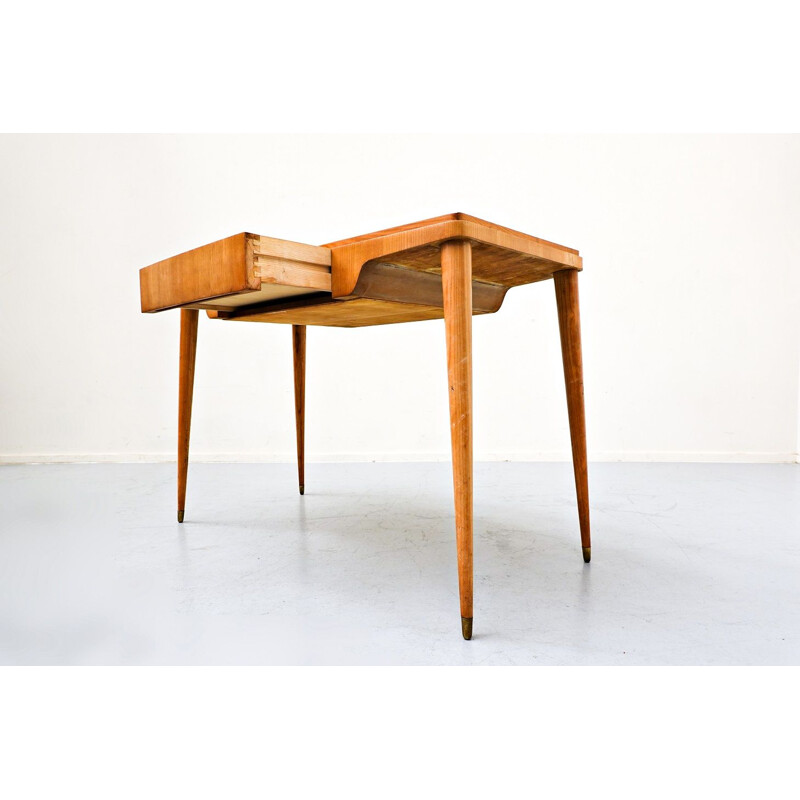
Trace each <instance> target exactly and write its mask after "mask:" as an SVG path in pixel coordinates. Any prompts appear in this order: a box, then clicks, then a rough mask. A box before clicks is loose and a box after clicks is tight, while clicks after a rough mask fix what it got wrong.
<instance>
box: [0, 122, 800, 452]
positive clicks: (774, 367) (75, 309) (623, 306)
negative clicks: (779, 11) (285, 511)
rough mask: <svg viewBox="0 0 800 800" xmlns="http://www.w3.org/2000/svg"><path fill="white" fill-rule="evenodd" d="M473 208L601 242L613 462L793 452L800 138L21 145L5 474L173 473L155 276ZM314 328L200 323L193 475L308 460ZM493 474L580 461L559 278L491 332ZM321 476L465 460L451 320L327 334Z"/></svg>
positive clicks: (316, 399) (6, 357)
mask: <svg viewBox="0 0 800 800" xmlns="http://www.w3.org/2000/svg"><path fill="white" fill-rule="evenodd" d="M452 211H464V212H467V213H470V214H474V215H476V216H479V217H483V218H485V219H489V220H492V221H494V222H498V223H500V224H503V225H507V226H509V227H512V228H517V229H519V230H522V231H525V232H528V233H531V234H534V235H536V236H540V237H543V238H545V239H551V240H553V241H556V242H559V243H562V244H565V245H568V246H571V247H576V248H578V249H579V250H580V251H581V255H582V256H583V257H584V266H585V269H584V272H583V273H582V276H581V284H580V288H581V302H582V315H583V337H584V359H585V371H586V372H585V382H586V401H587V417H588V419H587V424H588V434H589V450H590V458H593V459H625V460H643V459H648V460H649V459H655V460H659V459H665V460H675V459H681V460H682V459H687V460H753V461H762V460H763V461H791V460H795V458H796V454H797V451H798V427H799V425H800V402H799V400H798V381H799V379H800V137H791V136H686V137H674V136H641V137H639V136H477V137H473V136H461V137H453V136H405V135H403V136H299V135H285V136H241V137H231V136H4V137H0V226H2V227H1V229H0V460H2V461H6V462H9V461H12V462H13V461H28V460H133V459H171V458H174V451H175V440H176V403H177V354H178V318H179V315H178V314H177V312H165V313H163V314H159V315H147V316H145V315H142V314H141V313H140V311H139V288H138V269H139V268H140V267H142V266H145V265H147V264H150V263H152V262H153V261H157V260H159V259H161V258H165V257H167V256H169V255H173V254H175V253H179V252H181V251H183V250H187V249H189V248H192V247H196V246H198V245H201V244H205V243H207V242H209V241H212V240H214V239H218V238H221V237H224V236H228V235H230V234H233V233H238V232H240V231H244V230H248V231H252V232H255V233H262V234H267V235H269V236H275V237H279V238H285V239H294V240H297V241H302V242H309V243H313V244H320V243H323V242H327V241H332V240H335V239H339V238H344V237H346V236H350V235H355V234H359V233H365V232H368V231H371V230H377V229H379V228H383V227H388V226H392V225H396V224H402V223H405V222H410V221H413V220H417V219H423V218H425V217H429V216H435V215H438V214H443V213H448V212H452ZM290 339H291V336H290V328H289V327H288V326H280V325H257V324H250V325H245V324H240V323H225V322H218V321H212V320H209V319H207V318H206V317H205V316H204V315H201V320H200V332H199V340H198V358H197V374H196V384H195V414H194V423H193V430H192V456H193V458H197V459H201V458H210V459H247V460H250V459H268V460H291V459H293V457H294V456H293V450H294V420H293V407H292V394H291V390H292V379H291V349H290ZM474 346H475V355H474V357H475V411H476V422H475V424H476V458H478V459H488V458H508V459H521V460H525V459H529V460H533V459H560V458H566V457H568V453H569V447H568V429H567V419H566V408H565V400H564V388H563V382H562V374H561V363H560V351H559V339H558V330H557V321H556V316H555V300H554V294H553V287H552V284H551V283H549V282H548V283H543V284H534V285H531V286H526V287H520V288H517V289H512V290H511V291H510V292H509V294H508V295H507V298H506V301H505V303H504V305H503V307H502V308H501V310H500V312H499V313H497V314H496V315H492V316H487V317H479V318H476V319H475V321H474ZM307 441H308V457H309V460H311V461H313V460H322V459H324V460H336V459H345V458H346V459H364V460H369V459H386V460H399V459H421V458H425V459H431V458H445V457H448V455H449V428H448V417H447V395H446V378H445V352H444V330H443V323H442V322H441V321H432V322H422V323H415V324H413V325H396V326H386V327H377V328H366V329H355V330H346V329H323V328H311V329H309V332H308V389H307Z"/></svg>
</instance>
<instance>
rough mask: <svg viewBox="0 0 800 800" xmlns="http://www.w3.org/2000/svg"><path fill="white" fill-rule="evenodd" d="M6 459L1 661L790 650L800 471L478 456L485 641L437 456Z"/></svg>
mask: <svg viewBox="0 0 800 800" xmlns="http://www.w3.org/2000/svg"><path fill="white" fill-rule="evenodd" d="M174 472H175V467H174V465H170V464H141V465H134V464H115V465H104V464H87V465H52V466H35V465H32V466H5V467H0V508H2V514H1V515H0V663H3V664H800V625H798V618H799V615H798V609H800V581H799V580H798V577H799V576H800V537H798V534H799V533H800V467H798V466H795V465H742V464H594V465H592V467H591V470H590V488H591V492H592V514H593V561H592V564H591V565H589V566H584V564H583V561H582V559H581V551H580V547H579V544H580V542H579V537H578V525H577V514H576V510H575V502H574V493H573V486H572V476H571V471H570V466H569V465H568V464H519V463H492V464H478V465H476V490H475V510H476V531H475V636H474V639H473V640H472V641H471V642H464V641H463V640H462V639H461V634H460V619H459V610H458V593H457V585H456V565H455V544H454V533H453V518H452V510H451V483H450V471H449V465H448V464H319V465H317V464H311V465H309V467H308V468H307V476H306V484H307V494H306V496H305V497H302V498H301V497H300V496H299V495H298V494H297V492H296V487H295V477H294V467H293V466H292V465H288V464H287V465H281V464H193V465H192V466H191V468H190V475H189V495H188V503H187V505H188V508H187V512H186V522H185V523H184V524H183V525H178V524H177V522H176V521H175V504H174V494H175V476H174Z"/></svg>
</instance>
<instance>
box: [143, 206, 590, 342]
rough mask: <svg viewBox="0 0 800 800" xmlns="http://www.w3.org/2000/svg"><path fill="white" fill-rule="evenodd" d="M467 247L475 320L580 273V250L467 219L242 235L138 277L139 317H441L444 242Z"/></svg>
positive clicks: (375, 320) (313, 320) (363, 321)
mask: <svg viewBox="0 0 800 800" xmlns="http://www.w3.org/2000/svg"><path fill="white" fill-rule="evenodd" d="M450 240H467V241H469V242H470V243H471V253H472V257H471V264H472V277H473V311H474V313H491V312H493V311H496V310H497V309H498V308H499V307H500V304H501V303H502V300H503V297H504V296H505V292H506V291H507V290H508V289H509V288H510V287H512V286H518V285H522V284H526V283H533V282H536V281H540V280H545V279H547V278H550V277H552V275H553V274H554V273H555V272H557V271H559V270H564V269H573V270H580V269H582V262H581V258H580V255H579V254H578V251H577V250H574V249H572V248H569V247H564V246H563V245H558V244H555V243H553V242H549V241H546V240H544V239H539V238H537V237H535V236H530V235H528V234H525V233H521V232H519V231H515V230H512V229H510V228H506V227H503V226H500V225H496V224H494V223H491V222H487V221H485V220H481V219H478V218H477V217H472V216H470V215H467V214H461V213H456V214H445V215H443V216H440V217H433V218H431V219H426V220H422V221H419V222H414V223H410V224H407V225H400V226H396V227H393V228H387V229H385V230H381V231H375V232H373V233H367V234H362V235H360V236H354V237H351V238H348V239H342V240H339V241H335V242H330V243H328V244H326V245H321V246H315V245H307V244H302V243H299V242H290V241H286V240H282V239H274V238H271V237H266V236H259V235H256V234H251V233H241V234H237V235H235V236H230V237H228V238H226V239H221V240H219V241H217V242H212V243H211V244H208V245H204V246H203V247H198V248H195V249H194V250H190V251H188V252H186V253H181V254H180V255H177V256H173V257H171V258H168V259H165V260H164V261H159V262H157V263H155V264H151V265H150V266H149V267H145V268H143V269H142V270H140V285H141V300H142V311H145V312H152V311H162V310H165V309H168V308H202V309H205V310H206V311H207V312H208V314H209V316H210V317H216V318H222V319H240V320H246V321H253V322H283V323H291V324H296V325H301V324H302V325H306V324H308V325H314V324H318V325H336V326H343V327H357V326H362V325H377V324H386V323H389V322H411V321H415V320H421V319H435V318H438V317H441V316H442V290H441V265H440V253H441V244H442V242H445V241H450Z"/></svg>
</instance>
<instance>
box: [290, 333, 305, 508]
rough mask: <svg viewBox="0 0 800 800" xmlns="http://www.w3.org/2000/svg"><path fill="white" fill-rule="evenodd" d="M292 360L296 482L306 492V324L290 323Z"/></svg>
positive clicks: (301, 490) (301, 492)
mask: <svg viewBox="0 0 800 800" xmlns="http://www.w3.org/2000/svg"><path fill="white" fill-rule="evenodd" d="M292 354H293V360H294V419H295V427H296V428H297V483H298V486H299V488H300V494H305V492H306V478H305V463H306V456H305V438H306V326H305V325H292Z"/></svg>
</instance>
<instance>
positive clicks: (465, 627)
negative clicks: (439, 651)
mask: <svg viewBox="0 0 800 800" xmlns="http://www.w3.org/2000/svg"><path fill="white" fill-rule="evenodd" d="M461 635H462V636H463V637H464V638H465V639H466V640H467V641H469V640H470V639H471V638H472V617H461Z"/></svg>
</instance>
